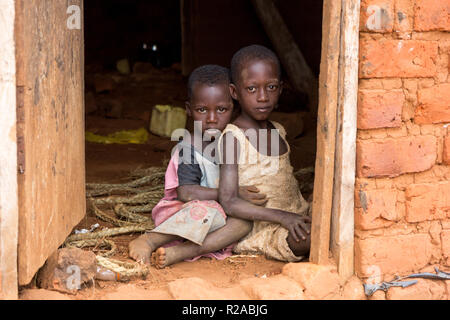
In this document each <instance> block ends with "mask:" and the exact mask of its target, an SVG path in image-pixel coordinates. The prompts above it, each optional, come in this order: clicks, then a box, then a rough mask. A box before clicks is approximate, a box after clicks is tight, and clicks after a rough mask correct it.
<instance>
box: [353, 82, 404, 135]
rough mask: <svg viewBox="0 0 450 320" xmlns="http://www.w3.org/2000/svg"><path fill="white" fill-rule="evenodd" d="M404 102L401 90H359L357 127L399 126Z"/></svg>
mask: <svg viewBox="0 0 450 320" xmlns="http://www.w3.org/2000/svg"><path fill="white" fill-rule="evenodd" d="M404 102H405V96H404V94H403V91H402V90H391V91H385V90H359V95H358V129H375V128H394V127H400V126H401V123H402V119H401V116H402V107H403V103H404Z"/></svg>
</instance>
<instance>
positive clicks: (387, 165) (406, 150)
mask: <svg viewBox="0 0 450 320" xmlns="http://www.w3.org/2000/svg"><path fill="white" fill-rule="evenodd" d="M435 161H436V137H434V136H414V137H402V138H398V139H391V138H388V139H377V140H359V141H357V143H356V173H357V176H358V177H365V178H371V177H383V176H388V177H396V176H399V175H401V174H405V173H412V172H421V171H425V170H428V169H430V168H431V167H432V166H433V164H434V163H435Z"/></svg>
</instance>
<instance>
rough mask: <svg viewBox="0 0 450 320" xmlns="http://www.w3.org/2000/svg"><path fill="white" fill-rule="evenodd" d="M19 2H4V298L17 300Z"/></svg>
mask: <svg viewBox="0 0 450 320" xmlns="http://www.w3.org/2000/svg"><path fill="white" fill-rule="evenodd" d="M14 21H15V1H14V0H1V1H0V299H9V300H10V299H17V298H18V285H17V237H18V216H19V211H18V194H17V192H18V190H17V144H16V59H15V45H14Z"/></svg>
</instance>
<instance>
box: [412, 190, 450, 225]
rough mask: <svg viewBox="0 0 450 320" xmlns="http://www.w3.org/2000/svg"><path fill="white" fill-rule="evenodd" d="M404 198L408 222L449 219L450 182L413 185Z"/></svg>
mask: <svg viewBox="0 0 450 320" xmlns="http://www.w3.org/2000/svg"><path fill="white" fill-rule="evenodd" d="M405 196H406V221H408V222H419V221H427V220H437V219H445V218H446V217H450V182H447V181H445V182H438V183H423V184H413V185H410V186H408V187H407V188H406V191H405Z"/></svg>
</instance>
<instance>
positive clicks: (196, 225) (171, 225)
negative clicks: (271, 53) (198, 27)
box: [129, 65, 265, 268]
mask: <svg viewBox="0 0 450 320" xmlns="http://www.w3.org/2000/svg"><path fill="white" fill-rule="evenodd" d="M229 84H230V79H229V71H228V69H226V68H223V67H220V66H217V65H206V66H202V67H199V68H197V69H196V70H194V71H193V72H192V74H191V75H190V77H189V80H188V101H187V102H186V111H187V114H188V116H189V117H190V118H192V119H193V120H194V123H195V125H194V126H195V127H196V128H199V127H198V126H200V128H199V129H201V130H195V131H194V137H192V134H185V135H184V137H183V141H181V142H180V143H178V144H177V146H176V147H175V148H174V152H173V153H172V158H171V160H170V162H169V165H168V168H167V171H166V176H165V196H164V198H163V199H161V201H160V202H159V203H158V204H157V205H156V206H155V207H154V208H153V210H152V218H153V220H154V222H155V225H156V228H155V229H153V230H152V231H151V232H148V233H145V234H143V235H142V236H140V237H139V238H137V239H135V240H133V241H132V242H130V245H129V254H130V256H131V257H132V258H133V259H135V260H137V261H142V262H144V263H149V262H150V260H152V261H151V262H152V263H153V264H154V265H155V266H156V267H158V268H163V267H165V266H168V265H171V264H173V263H176V262H179V261H182V260H186V259H191V258H194V257H199V256H201V255H207V256H211V257H215V258H218V259H223V258H225V257H227V256H229V255H230V254H231V247H228V248H226V247H227V246H230V245H231V244H232V243H235V242H236V241H237V240H239V239H240V238H242V237H243V236H245V235H246V234H247V233H248V232H249V231H250V229H251V224H250V222H248V221H244V220H242V219H238V218H228V219H227V218H226V215H225V213H224V211H223V209H222V207H221V206H220V205H219V204H218V203H217V202H216V201H215V200H218V189H217V188H218V180H219V165H218V164H217V163H216V161H215V157H216V155H215V154H214V145H217V140H218V139H214V137H216V138H218V137H219V135H220V134H221V132H222V130H223V129H224V128H225V126H226V125H227V124H228V123H229V122H230V120H231V115H232V111H233V101H232V99H231V97H230V93H229ZM195 135H197V136H195ZM211 140H214V141H211ZM208 149H209V150H210V151H209V152H208ZM239 195H240V196H241V197H243V198H244V199H247V200H248V201H250V202H252V203H254V204H257V205H263V204H264V203H265V197H264V195H262V194H259V193H258V190H257V189H256V188H254V187H241V188H240V189H239ZM181 239H186V240H189V241H186V242H181V241H178V242H174V241H176V240H181ZM167 244H177V245H175V246H170V247H162V246H163V245H167ZM158 248H159V249H158ZM224 248H225V249H228V250H225V249H224ZM156 249H157V250H156ZM220 249H224V250H222V251H221V252H215V251H217V250H220ZM155 250H156V251H155Z"/></svg>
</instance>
